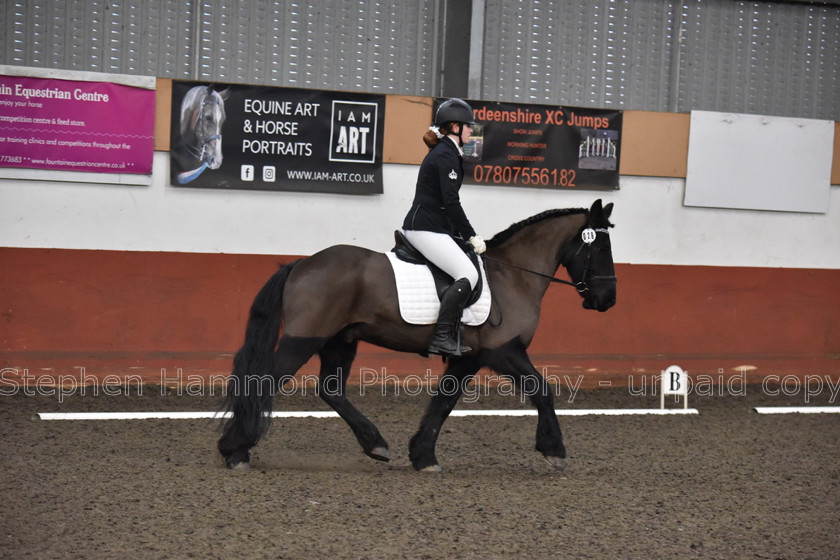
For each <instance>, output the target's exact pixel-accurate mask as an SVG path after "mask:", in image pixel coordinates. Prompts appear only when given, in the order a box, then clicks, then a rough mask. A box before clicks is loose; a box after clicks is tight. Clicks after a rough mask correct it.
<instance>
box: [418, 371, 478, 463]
mask: <svg viewBox="0 0 840 560" xmlns="http://www.w3.org/2000/svg"><path fill="white" fill-rule="evenodd" d="M478 370H479V364H478V363H477V362H475V361H473V360H467V359H458V358H450V360H449V366H448V367H447V368H446V371H445V372H444V374H443V376H442V377H441V378H440V382H439V383H438V388H437V392H436V393H435V395H434V396H433V397H432V400H431V401H430V402H429V406H428V407H427V408H426V413H425V414H424V415H423V419H422V420H421V421H420V429H419V430H418V431H417V433H416V434H414V437H412V438H411V443H410V444H409V447H408V456H409V458H410V459H411V464H412V466H413V467H414V468H415V469H416V470H418V471H429V472H437V471H440V466H439V465H438V461H437V457H436V456H435V445H436V444H437V438H438V435H439V434H440V429H441V427H443V423H444V421H446V418H447V417H448V416H449V413H451V412H452V409H453V408H455V404H457V402H458V399H460V398H461V394H462V393H463V392H464V387H466V385H467V384H468V383H469V382H470V380H471V379H472V377H473V375H475V373H476V372H477V371H478Z"/></svg>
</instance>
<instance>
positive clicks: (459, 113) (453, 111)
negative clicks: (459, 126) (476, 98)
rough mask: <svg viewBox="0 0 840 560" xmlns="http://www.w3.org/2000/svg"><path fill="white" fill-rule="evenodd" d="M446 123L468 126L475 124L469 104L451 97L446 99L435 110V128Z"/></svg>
mask: <svg viewBox="0 0 840 560" xmlns="http://www.w3.org/2000/svg"><path fill="white" fill-rule="evenodd" d="M448 122H457V123H466V124H468V125H470V126H472V125H474V124H475V121H474V120H473V111H472V107H470V105H469V103H467V102H466V101H464V100H463V99H458V98H457V97H453V98H452V99H447V100H446V101H444V102H443V103H441V104H440V106H439V107H438V108H437V112H436V113H435V122H434V124H435V126H441V125H444V124H446V123H448Z"/></svg>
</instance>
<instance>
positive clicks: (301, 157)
mask: <svg viewBox="0 0 840 560" xmlns="http://www.w3.org/2000/svg"><path fill="white" fill-rule="evenodd" d="M384 115H385V96H383V95H371V94H362V93H349V92H332V91H320V90H306V89H294V88H279V87H269V86H248V85H239V84H223V85H220V84H208V83H197V82H183V81H174V82H173V83H172V133H171V148H170V154H171V174H172V177H171V181H172V184H173V185H182V186H189V187H215V188H231V189H258V190H278V191H301V192H329V193H343V194H379V193H382V135H383V130H384V125H383V121H384Z"/></svg>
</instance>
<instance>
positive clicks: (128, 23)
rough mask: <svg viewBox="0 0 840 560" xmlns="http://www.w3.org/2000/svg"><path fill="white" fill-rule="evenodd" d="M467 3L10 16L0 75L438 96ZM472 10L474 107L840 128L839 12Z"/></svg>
mask: <svg viewBox="0 0 840 560" xmlns="http://www.w3.org/2000/svg"><path fill="white" fill-rule="evenodd" d="M466 1H468V0H401V1H400V2H390V1H377V0H312V1H310V2H296V1H292V0H285V1H284V0H277V1H270V0H250V1H247V2H240V1H236V0H212V1H195V0H157V1H140V0H107V1H105V0H87V1H81V0H28V1H17V2H15V1H10V0H5V1H4V2H3V3H2V4H1V5H2V12H3V22H2V24H0V32H2V34H3V35H2V37H0V63H2V64H12V65H22V66H36V67H47V68H62V69H71V70H74V69H75V70H91V71H99V72H116V73H125V74H144V75H154V76H159V77H168V78H182V79H198V80H212V81H219V82H241V83H257V84H271V85H281V86H293V87H306V88H317V89H338V90H351V91H368V92H376V93H397V94H407V95H438V94H440V93H441V92H440V91H435V86H434V84H436V83H438V80H437V77H438V74H439V73H440V71H441V68H439V67H438V65H437V64H436V63H435V62H434V61H435V60H436V53H437V52H438V51H439V49H440V46H441V44H442V42H441V39H440V35H439V33H438V31H439V27H440V25H441V23H440V22H441V21H442V18H441V13H442V12H443V11H444V9H445V6H444V4H445V3H446V2H466ZM474 6H477V7H476V8H475V9H483V10H484V13H483V14H478V17H482V15H483V23H484V25H483V27H484V36H483V37H482V41H481V44H482V45H483V49H482V50H483V52H482V57H481V68H480V75H481V78H480V80H478V83H479V84H480V85H479V87H478V89H480V91H477V92H473V91H470V92H466V91H465V92H462V93H460V94H461V95H464V96H467V95H468V93H469V95H470V96H472V97H480V98H482V99H487V100H503V101H520V102H528V103H552V104H553V103H556V104H567V105H578V106H588V107H605V108H619V109H639V110H653V111H672V112H688V111H690V110H692V109H703V110H717V111H734V112H742V113H757V114H772V115H779V116H797V117H811V118H824V119H833V120H840V94H838V91H840V6H838V5H831V4H819V3H789V2H768V1H763V2H743V1H733V0H683V1H680V2H677V1H671V0H590V1H588V2H580V1H578V0H485V1H483V2H476V3H474ZM463 56H464V57H465V59H466V58H467V57H468V56H469V53H463ZM471 73H472V70H471ZM450 93H451V92H450Z"/></svg>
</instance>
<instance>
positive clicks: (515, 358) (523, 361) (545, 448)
mask: <svg viewBox="0 0 840 560" xmlns="http://www.w3.org/2000/svg"><path fill="white" fill-rule="evenodd" d="M493 362H494V363H493V364H492V366H491V367H493V369H495V370H496V371H498V372H500V373H502V374H504V375H507V376H508V377H510V378H511V379H512V380H513V382H514V383H516V385H517V387H519V390H520V391H522V393H523V394H525V395H527V396H528V398H529V399H530V400H531V403H532V404H533V405H534V407H535V408H536V409H537V415H538V420H537V442H536V450H537V451H539V452H540V453H542V454H543V457H545V460H546V461H548V464H549V465H551V466H552V467H554V468H555V469H562V468H563V467H564V463H565V461H564V460H565V458H566V447H565V446H564V445H563V434H562V432H561V431H560V423H559V422H558V421H557V412H556V411H555V409H554V393H553V391H552V388H551V385H550V384H549V383H548V381H546V379H545V378H544V377H543V376H542V375H540V372H538V371H537V369H536V368H535V367H534V365H533V364H532V363H531V360H530V358H528V354H527V353H526V351H525V347H524V345H522V344H515V345H513V346H511V345H507V347H506V351H505V352H503V353H500V355H499V356H496V359H494V360H493Z"/></svg>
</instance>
